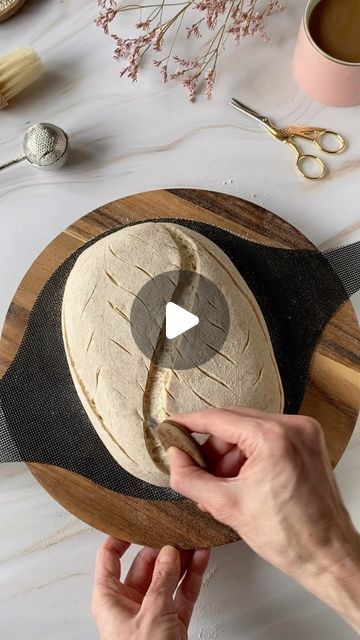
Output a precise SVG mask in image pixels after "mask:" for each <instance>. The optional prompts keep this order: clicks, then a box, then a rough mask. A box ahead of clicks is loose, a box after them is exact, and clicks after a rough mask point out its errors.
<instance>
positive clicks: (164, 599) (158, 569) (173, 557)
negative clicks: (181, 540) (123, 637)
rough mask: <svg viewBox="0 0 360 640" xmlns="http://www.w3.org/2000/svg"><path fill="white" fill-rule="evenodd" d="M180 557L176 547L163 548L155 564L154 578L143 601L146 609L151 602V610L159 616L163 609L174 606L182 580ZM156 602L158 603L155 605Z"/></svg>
mask: <svg viewBox="0 0 360 640" xmlns="http://www.w3.org/2000/svg"><path fill="white" fill-rule="evenodd" d="M180 573H181V566H180V555H179V552H178V551H177V549H175V548H174V547H170V546H168V545H167V546H166V547H163V548H162V549H161V550H160V552H159V554H158V556H157V558H156V562H155V566H154V570H153V577H152V580H151V584H150V586H149V588H148V591H147V594H146V596H145V598H144V601H143V606H144V607H146V606H147V605H148V604H149V602H150V604H151V608H152V609H153V610H154V609H156V612H155V611H154V613H156V614H158V613H161V609H162V607H164V606H166V605H168V604H173V600H172V598H173V594H174V591H175V589H176V587H177V586H178V583H179V580H180ZM154 600H155V602H156V603H157V604H156V605H154Z"/></svg>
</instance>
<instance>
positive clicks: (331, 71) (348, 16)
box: [293, 0, 360, 107]
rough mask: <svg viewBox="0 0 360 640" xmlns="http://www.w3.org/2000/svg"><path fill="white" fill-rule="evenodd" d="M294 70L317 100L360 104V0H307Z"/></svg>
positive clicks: (334, 104)
mask: <svg viewBox="0 0 360 640" xmlns="http://www.w3.org/2000/svg"><path fill="white" fill-rule="evenodd" d="M293 70H294V76H295V79H296V80H297V82H298V83H299V85H300V86H301V87H302V89H304V91H306V93H308V94H309V95H310V96H311V97H312V98H314V99H315V100H317V101H318V102H322V103H323V104H328V105H332V106H337V107H350V106H354V105H357V104H360V0H308V3H307V5H306V8H305V13H304V18H303V21H302V24H301V26H300V31H299V36H298V40H297V44H296V48H295V54H294V64H293Z"/></svg>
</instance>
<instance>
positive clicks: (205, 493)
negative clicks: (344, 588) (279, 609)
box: [168, 407, 360, 630]
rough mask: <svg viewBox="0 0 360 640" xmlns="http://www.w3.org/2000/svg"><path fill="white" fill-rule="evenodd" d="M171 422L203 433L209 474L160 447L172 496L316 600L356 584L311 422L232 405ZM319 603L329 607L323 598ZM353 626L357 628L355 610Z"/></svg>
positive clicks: (359, 560) (349, 542) (355, 544)
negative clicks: (231, 533) (192, 505)
mask: <svg viewBox="0 0 360 640" xmlns="http://www.w3.org/2000/svg"><path fill="white" fill-rule="evenodd" d="M172 420H173V421H175V422H178V423H179V424H181V425H183V426H184V427H187V428H188V429H189V430H190V432H198V433H208V434H211V436H210V438H209V439H208V440H207V442H206V443H205V444H204V445H203V447H202V449H203V453H204V457H205V458H206V459H207V461H208V464H209V472H206V471H204V470H202V469H200V468H199V467H197V466H196V465H195V463H194V462H193V460H192V459H191V458H190V457H189V456H188V455H187V454H186V453H184V452H182V451H180V450H178V449H175V448H173V447H171V448H170V449H168V455H169V461H170V467H171V487H172V488H173V489H174V490H176V491H178V492H179V493H181V494H183V495H185V496H187V497H188V498H190V499H192V500H194V501H195V502H196V503H197V504H198V506H199V508H200V509H202V510H205V511H208V512H209V513H211V514H212V515H213V516H214V517H215V518H216V519H217V520H220V521H221V522H223V523H225V524H227V525H230V526H231V527H232V528H233V529H235V530H236V531H237V532H238V533H239V535H240V536H241V537H242V538H243V539H244V540H245V542H247V543H248V544H249V545H250V546H251V547H252V549H253V550H254V551H256V552H257V553H258V554H260V555H261V556H262V557H263V558H265V559H266V560H268V561H269V562H271V563H272V564H273V565H275V566H276V567H278V568H279V569H281V570H283V571H284V572H286V573H288V574H289V575H291V576H293V577H295V578H296V579H298V580H299V581H300V582H302V584H303V585H304V586H306V587H307V588H309V589H310V590H311V591H313V592H314V593H317V594H318V595H319V596H320V597H322V598H323V599H326V597H325V596H324V589H325V590H326V589H327V587H328V588H330V583H331V584H332V586H331V589H332V590H333V591H334V592H335V591H336V589H338V588H339V581H340V582H341V581H343V582H344V581H345V582H346V584H349V583H350V582H352V584H353V583H354V576H355V577H357V584H358V585H360V543H359V540H360V537H359V534H358V533H357V532H356V530H355V528H354V526H353V524H352V522H351V520H350V517H349V515H348V513H347V511H346V509H345V507H344V505H343V502H342V499H341V496H340V493H339V490H338V488H337V485H336V482H335V477H334V475H333V473H332V469H331V464H330V461H329V457H328V453H327V450H326V446H325V441H324V436H323V432H322V429H321V427H320V425H319V423H318V422H316V421H315V420H313V419H311V418H308V417H305V416H290V415H275V414H265V413H263V412H260V411H255V410H251V409H241V408H238V407H234V408H228V409H209V410H205V411H201V412H196V413H189V414H182V415H178V416H175V417H172ZM325 595H326V594H325ZM359 596H360V586H358V593H357V597H359ZM343 599H346V598H345V596H344V598H343ZM327 602H329V604H333V606H336V604H335V603H334V599H333V600H331V598H330V597H328V598H327ZM337 608H338V610H340V607H337ZM342 612H343V611H342ZM356 624H359V627H360V611H359V607H358V610H357V623H356ZM359 630H360V629H359Z"/></svg>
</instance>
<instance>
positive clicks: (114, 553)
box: [92, 538, 210, 640]
mask: <svg viewBox="0 0 360 640" xmlns="http://www.w3.org/2000/svg"><path fill="white" fill-rule="evenodd" d="M129 546H130V544H129V543H128V542H123V541H121V540H120V541H119V540H115V539H114V538H107V539H106V540H105V542H104V543H103V544H102V545H101V547H100V549H99V551H98V553H97V557H96V567H95V584H94V591H93V599H92V612H93V616H94V619H95V622H96V624H97V627H98V630H99V633H100V638H101V640H186V638H187V629H188V626H189V623H190V619H191V615H192V612H193V609H194V605H195V602H196V600H197V597H198V595H199V592H200V588H201V584H202V579H203V575H204V572H205V569H206V567H207V564H208V560H209V555H210V552H209V550H207V549H199V550H197V551H181V552H179V551H177V550H176V549H174V548H173V547H170V546H167V547H164V548H163V549H161V550H160V552H159V550H158V549H152V548H150V547H144V548H143V549H142V550H141V551H140V552H139V553H138V555H137V556H136V557H135V559H134V561H133V563H132V565H131V567H130V569H129V571H128V574H127V576H126V578H125V579H124V580H123V581H121V580H120V574H121V560H120V559H121V557H122V556H123V555H124V553H125V551H126V550H127V549H128V548H129ZM181 578H182V581H181V584H180V585H179V581H180V580H181ZM176 589H177V590H176ZM175 591H176V594H175V596H174V592H175Z"/></svg>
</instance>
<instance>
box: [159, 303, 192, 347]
mask: <svg viewBox="0 0 360 640" xmlns="http://www.w3.org/2000/svg"><path fill="white" fill-rule="evenodd" d="M197 324H199V318H198V316H195V315H194V314H193V313H190V311H186V309H183V308H182V307H179V305H177V304H175V303H174V302H168V303H167V305H166V317H165V333H166V337H167V338H168V340H172V339H173V338H177V337H178V336H180V335H181V334H182V333H185V331H189V329H192V328H193V327H196V325H197Z"/></svg>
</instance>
